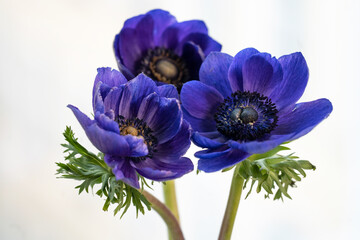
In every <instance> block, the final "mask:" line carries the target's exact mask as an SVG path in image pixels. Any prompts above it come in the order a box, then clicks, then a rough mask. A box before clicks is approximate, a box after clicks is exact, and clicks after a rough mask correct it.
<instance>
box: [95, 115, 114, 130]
mask: <svg viewBox="0 0 360 240" xmlns="http://www.w3.org/2000/svg"><path fill="white" fill-rule="evenodd" d="M95 120H96V123H97V124H98V125H99V127H101V128H102V129H104V130H106V131H111V132H114V133H117V134H120V130H119V125H118V124H117V122H115V121H114V120H113V119H110V118H109V117H108V116H106V115H105V114H103V113H100V112H96V113H95Z"/></svg>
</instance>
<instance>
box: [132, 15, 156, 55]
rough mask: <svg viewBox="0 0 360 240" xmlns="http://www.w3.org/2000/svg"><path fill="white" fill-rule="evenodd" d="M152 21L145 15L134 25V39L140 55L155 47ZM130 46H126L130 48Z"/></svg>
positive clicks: (150, 17) (151, 18) (149, 16)
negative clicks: (140, 51) (140, 52)
mask: <svg viewBox="0 0 360 240" xmlns="http://www.w3.org/2000/svg"><path fill="white" fill-rule="evenodd" d="M154 24H155V23H154V19H153V17H152V16H151V15H150V14H146V15H145V16H144V17H143V18H142V19H141V20H140V21H139V23H138V24H137V25H136V28H135V29H136V37H137V43H138V44H139V47H140V49H141V50H142V53H144V52H145V51H147V50H148V49H152V48H154V47H155V45H154ZM131 46H132V45H128V47H131Z"/></svg>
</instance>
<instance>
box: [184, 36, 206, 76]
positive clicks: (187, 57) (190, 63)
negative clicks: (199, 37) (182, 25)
mask: <svg viewBox="0 0 360 240" xmlns="http://www.w3.org/2000/svg"><path fill="white" fill-rule="evenodd" d="M181 58H182V59H183V60H184V62H185V63H186V68H187V69H188V70H189V74H190V76H189V78H190V79H199V69H200V66H201V63H202V62H203V61H204V59H205V54H204V52H203V51H202V49H201V47H200V46H198V45H196V44H194V43H193V42H186V43H185V44H184V46H183V49H182V56H181Z"/></svg>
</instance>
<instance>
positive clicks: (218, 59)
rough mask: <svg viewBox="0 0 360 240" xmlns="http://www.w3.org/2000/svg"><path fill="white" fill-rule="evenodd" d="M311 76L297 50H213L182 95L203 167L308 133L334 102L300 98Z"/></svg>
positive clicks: (214, 168) (211, 169)
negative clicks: (301, 100)
mask: <svg viewBox="0 0 360 240" xmlns="http://www.w3.org/2000/svg"><path fill="white" fill-rule="evenodd" d="M308 77H309V71H308V67H307V64H306V61H305V59H304V57H303V55H302V54H301V53H299V52H298V53H293V54H290V55H285V56H282V57H280V58H279V59H276V58H274V57H271V55H270V54H268V53H259V52H258V51H257V50H256V49H253V48H248V49H244V50H242V51H240V52H239V53H238V54H237V55H236V56H235V57H234V58H233V57H231V56H229V55H227V54H224V53H211V54H210V55H209V56H208V57H207V58H206V59H205V61H204V62H203V64H202V66H201V68H200V81H190V82H187V83H186V84H185V85H184V86H183V88H182V91H181V95H180V99H181V102H182V106H183V109H184V118H185V119H186V120H187V121H188V122H189V123H190V125H191V127H192V129H193V131H194V133H193V135H192V140H193V142H194V143H195V144H196V145H197V146H200V147H202V148H206V149H205V150H203V151H199V152H197V153H196V154H195V156H196V157H198V158H200V160H199V162H198V168H199V170H203V171H205V172H214V171H218V170H220V169H224V168H226V167H230V166H232V165H234V164H236V163H238V162H240V161H241V160H244V159H245V158H247V157H249V156H250V155H252V154H258V153H265V152H267V151H269V150H271V149H273V148H275V147H276V146H278V145H280V144H281V143H283V142H287V141H292V140H294V139H297V138H299V137H301V136H303V135H305V134H307V133H308V132H310V131H311V130H312V129H313V128H314V127H315V126H316V125H317V124H319V123H320V122H321V121H322V120H324V119H325V118H326V117H327V116H328V115H329V114H330V113H331V111H332V105H331V102H330V101H329V100H327V99H324V98H323V99H318V100H315V101H311V102H304V103H296V102H297V101H298V100H299V98H300V97H301V96H302V94H303V92H304V90H305V87H306V84H307V81H308Z"/></svg>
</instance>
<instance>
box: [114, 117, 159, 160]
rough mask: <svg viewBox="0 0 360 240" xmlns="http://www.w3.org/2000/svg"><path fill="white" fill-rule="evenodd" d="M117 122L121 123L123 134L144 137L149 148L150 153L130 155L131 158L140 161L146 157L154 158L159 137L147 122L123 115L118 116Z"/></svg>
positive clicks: (121, 132)
mask: <svg viewBox="0 0 360 240" xmlns="http://www.w3.org/2000/svg"><path fill="white" fill-rule="evenodd" d="M117 122H118V124H119V129H120V134H121V135H128V134H130V135H133V136H136V137H140V138H143V139H144V142H145V144H146V146H147V148H148V151H149V153H148V155H146V156H142V157H129V159H130V160H132V161H135V162H139V161H142V160H145V159H146V158H152V156H153V154H154V152H156V146H157V139H156V137H155V136H154V135H153V134H152V133H153V131H152V130H151V129H150V128H149V127H148V126H147V125H146V122H145V121H144V120H142V119H138V118H134V119H125V118H124V117H123V116H118V118H117Z"/></svg>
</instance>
